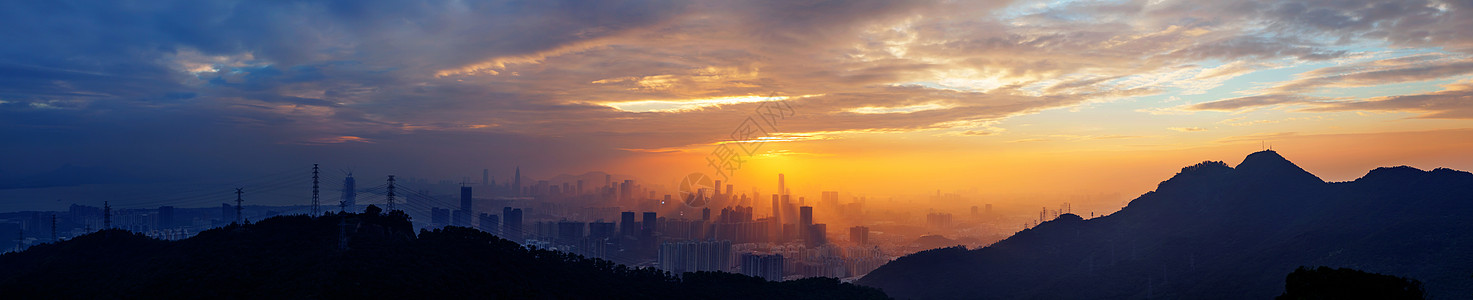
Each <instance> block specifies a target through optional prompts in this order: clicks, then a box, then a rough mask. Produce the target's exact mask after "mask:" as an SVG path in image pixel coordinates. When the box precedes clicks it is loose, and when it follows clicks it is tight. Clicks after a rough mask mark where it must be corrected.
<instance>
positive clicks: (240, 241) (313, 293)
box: [0, 212, 887, 299]
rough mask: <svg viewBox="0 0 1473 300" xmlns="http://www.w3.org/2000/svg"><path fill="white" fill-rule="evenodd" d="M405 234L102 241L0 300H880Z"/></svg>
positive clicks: (267, 225)
mask: <svg viewBox="0 0 1473 300" xmlns="http://www.w3.org/2000/svg"><path fill="white" fill-rule="evenodd" d="M343 224H346V225H343ZM343 228H346V232H347V233H348V235H347V236H348V244H347V246H348V247H347V249H346V250H342V249H340V248H339V234H340V233H339V232H340V229H343ZM412 230H413V229H412V228H411V225H410V223H409V221H408V219H407V218H406V217H405V216H404V215H403V214H402V213H399V212H394V213H390V214H377V213H372V212H370V213H364V214H329V215H327V216H323V217H318V218H310V217H307V216H280V217H273V218H269V219H266V220H262V221H260V222H257V223H254V224H247V225H231V226H227V227H223V228H216V229H212V230H208V231H205V232H201V233H200V234H198V235H196V236H194V237H191V238H188V239H184V240H179V241H161V240H156V239H152V238H148V237H144V236H142V235H139V234H135V233H131V232H127V231H122V230H107V231H101V232H96V233H92V234H88V235H85V236H80V237H77V238H75V239H72V240H67V241H63V242H60V243H55V244H43V245H37V246H33V247H31V248H30V249H28V250H26V251H23V252H19V253H9V254H5V255H0V295H3V296H4V297H0V298H11V299H15V298H29V299H66V298H71V299H76V298H85V299H108V298H135V299H136V298H141V299H165V298H195V299H218V298H226V299H229V298H240V299H301V298H337V299H341V298H364V299H386V298H399V299H449V298H452V297H456V298H477V299H487V298H489V299H529V298H530V299H546V298H557V299H650V298H660V299H682V298H683V299H779V298H781V299H801V298H807V299H885V298H887V297H886V296H885V294H884V293H882V292H880V291H879V290H877V289H873V288H868V287H861V286H856V285H852V284H847V283H840V282H838V281H837V280H834V279H805V280H797V281H787V282H768V281H765V280H762V279H760V278H755V277H749V276H744V275H740V274H730V273H687V274H685V275H684V276H675V275H672V274H669V273H666V272H663V271H659V270H656V269H651V268H638V269H636V268H628V267H625V266H623V265H618V264H614V263H611V262H609V261H605V260H598V259H587V258H583V257H581V256H577V255H570V254H566V253H562V252H555V251H548V250H538V249H528V248H524V247H522V246H520V245H518V244H516V243H513V242H511V241H507V240H503V239H501V238H498V237H496V236H493V235H491V234H488V233H485V232H481V231H478V230H474V229H469V228H460V227H449V228H447V229H445V230H436V231H421V232H420V233H419V234H417V235H416V234H415V233H414V232H413V231H412Z"/></svg>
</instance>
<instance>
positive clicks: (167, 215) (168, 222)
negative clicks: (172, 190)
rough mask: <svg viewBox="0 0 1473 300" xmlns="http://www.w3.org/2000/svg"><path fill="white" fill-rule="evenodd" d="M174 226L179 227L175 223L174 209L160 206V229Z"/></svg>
mask: <svg viewBox="0 0 1473 300" xmlns="http://www.w3.org/2000/svg"><path fill="white" fill-rule="evenodd" d="M174 226H179V224H178V223H175V221H174V207H173V206H159V227H162V228H172V227H174Z"/></svg>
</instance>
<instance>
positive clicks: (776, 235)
mask: <svg viewBox="0 0 1473 300" xmlns="http://www.w3.org/2000/svg"><path fill="white" fill-rule="evenodd" d="M782 210H783V206H782V203H779V202H778V196H777V194H772V232H770V233H768V234H771V235H772V238H773V239H774V240H781V239H782V236H783V214H782Z"/></svg>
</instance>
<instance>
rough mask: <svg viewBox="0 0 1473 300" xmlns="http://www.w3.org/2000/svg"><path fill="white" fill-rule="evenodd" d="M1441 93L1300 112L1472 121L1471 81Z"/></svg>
mask: <svg viewBox="0 0 1473 300" xmlns="http://www.w3.org/2000/svg"><path fill="white" fill-rule="evenodd" d="M1443 88H1444V89H1443V90H1441V91H1436V92H1430V93H1423V94H1413V95H1398V96H1387V97H1374V98H1370V99H1365V100H1353V101H1339V102H1327V103H1322V104H1321V106H1318V107H1311V108H1305V109H1303V110H1304V111H1314V112H1338V111H1389V112H1413V113H1422V115H1421V116H1419V118H1426V119H1473V81H1461V82H1457V83H1453V84H1448V85H1444V86H1443Z"/></svg>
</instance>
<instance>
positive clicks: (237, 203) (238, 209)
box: [235, 188, 245, 224]
mask: <svg viewBox="0 0 1473 300" xmlns="http://www.w3.org/2000/svg"><path fill="white" fill-rule="evenodd" d="M244 193H245V191H242V189H241V188H235V223H239V224H245V221H243V220H245V219H244V218H242V214H241V211H242V210H243V207H242V206H241V205H240V204H241V202H242V201H243V200H241V199H240V194H244Z"/></svg>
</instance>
